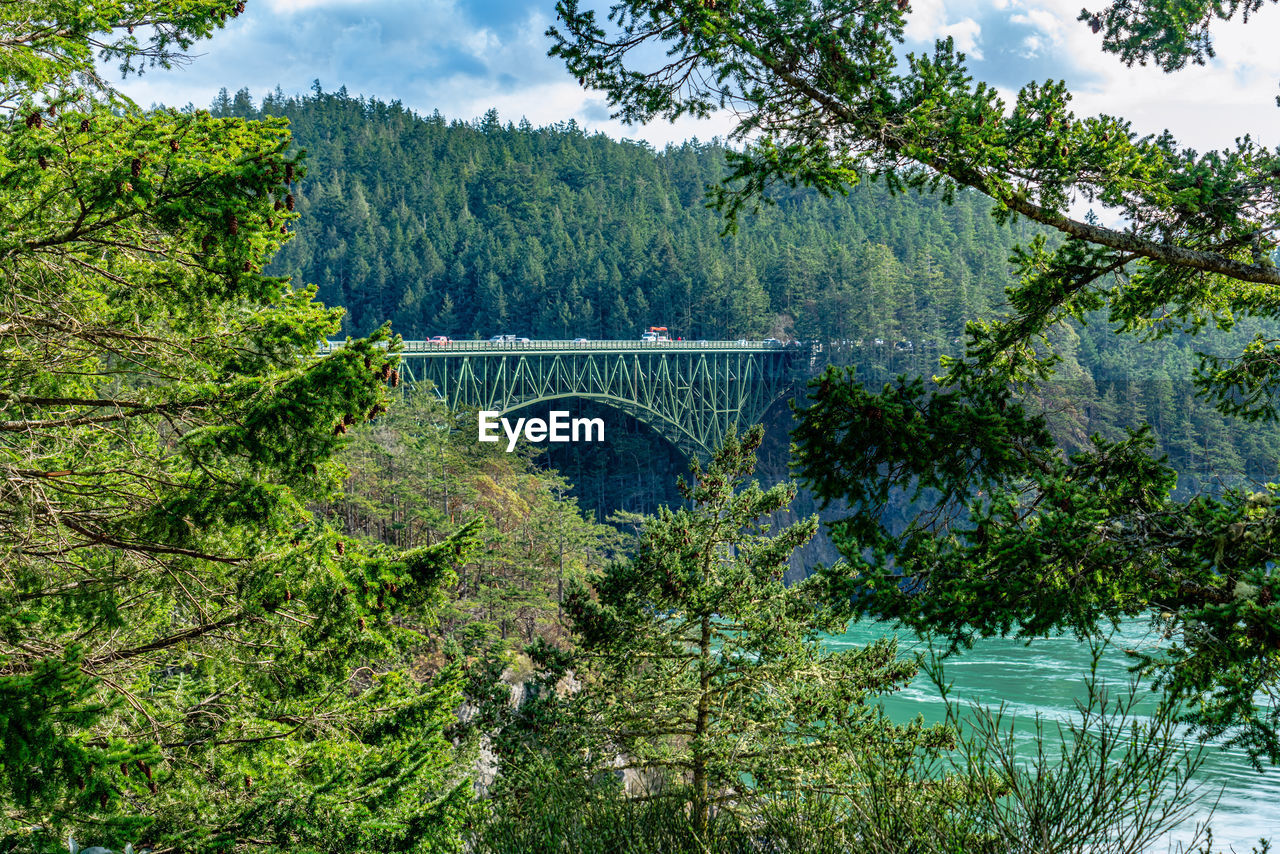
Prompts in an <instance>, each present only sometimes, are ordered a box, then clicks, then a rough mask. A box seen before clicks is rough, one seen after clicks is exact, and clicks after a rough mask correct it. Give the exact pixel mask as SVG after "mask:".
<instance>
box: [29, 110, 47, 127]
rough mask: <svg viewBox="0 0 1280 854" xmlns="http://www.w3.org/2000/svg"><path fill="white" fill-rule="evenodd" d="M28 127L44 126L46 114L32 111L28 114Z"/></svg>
mask: <svg viewBox="0 0 1280 854" xmlns="http://www.w3.org/2000/svg"><path fill="white" fill-rule="evenodd" d="M27 127H29V128H42V127H44V116H42V115H40V114H39V113H32V114H31V115H29V116H27Z"/></svg>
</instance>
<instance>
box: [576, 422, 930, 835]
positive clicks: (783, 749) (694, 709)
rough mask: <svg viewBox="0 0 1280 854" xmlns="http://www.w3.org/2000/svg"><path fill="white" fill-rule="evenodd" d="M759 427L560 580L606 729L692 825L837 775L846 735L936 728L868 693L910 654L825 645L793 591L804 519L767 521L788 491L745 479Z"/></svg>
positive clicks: (818, 788)
mask: <svg viewBox="0 0 1280 854" xmlns="http://www.w3.org/2000/svg"><path fill="white" fill-rule="evenodd" d="M762 435H763V434H762V431H761V430H760V428H754V429H752V430H751V431H749V432H748V433H746V434H745V435H744V436H742V437H741V438H738V437H731V438H730V439H729V440H727V441H726V443H725V444H724V446H723V447H721V448H720V449H719V450H717V451H716V453H715V454H714V455H713V457H712V459H711V461H710V462H709V463H708V464H707V467H706V468H705V469H703V468H701V467H699V466H697V465H696V464H695V467H694V470H693V483H692V484H690V485H688V486H683V485H682V492H683V494H684V496H685V498H686V499H687V500H688V501H689V502H690V506H689V507H688V508H679V509H676V510H670V509H667V508H663V509H661V510H660V511H659V512H658V514H657V515H656V516H654V517H650V518H648V519H646V520H645V522H644V526H643V529H642V530H641V533H640V535H639V542H638V545H637V551H636V556H635V557H634V558H633V559H632V560H631V561H628V562H625V563H616V564H613V565H611V566H610V567H609V568H608V569H606V570H605V571H604V572H602V573H600V574H598V575H597V576H596V577H594V578H592V579H591V588H590V591H589V590H588V589H587V588H585V587H577V588H574V589H573V590H571V592H570V594H569V596H568V599H567V602H566V610H567V612H568V614H569V616H570V619H571V621H572V626H573V628H574V630H575V633H576V635H577V639H578V643H579V645H580V648H581V653H582V660H583V662H584V663H585V664H587V665H588V666H589V667H590V668H591V670H592V671H594V672H596V673H598V674H599V681H598V682H595V683H594V684H591V685H589V687H588V688H587V691H588V692H589V693H590V696H591V697H592V699H593V702H594V704H595V705H594V706H593V707H594V708H596V709H597V710H598V711H597V714H598V716H599V722H600V725H602V726H603V733H604V738H605V739H606V740H607V741H608V742H609V743H610V744H612V745H613V746H614V747H615V748H616V749H618V750H620V751H621V752H622V754H623V755H624V756H626V757H627V758H628V761H629V762H630V763H631V764H632V765H633V766H634V767H637V768H641V769H646V770H649V771H657V772H658V773H660V774H661V775H662V776H663V778H664V779H665V781H666V783H667V786H668V788H667V789H666V792H667V794H674V795H675V796H676V797H677V798H678V799H681V800H683V801H685V802H687V803H688V804H689V806H690V810H691V817H692V822H693V826H694V832H695V834H696V835H699V836H701V835H704V834H705V831H706V828H707V825H708V821H709V820H710V817H711V814H712V812H713V811H715V810H720V811H729V812H739V813H742V814H743V815H747V814H750V813H751V812H752V811H753V810H755V809H758V808H759V807H760V805H761V804H763V803H765V802H766V801H767V799H768V798H770V797H771V796H775V795H777V794H779V793H783V792H792V793H795V792H814V793H819V792H829V791H831V790H832V788H833V787H840V786H843V785H846V784H848V783H849V780H848V779H847V778H846V779H841V777H842V775H844V774H846V773H847V771H848V768H847V766H845V765H844V764H843V763H842V762H841V761H840V759H841V757H842V756H843V755H844V754H845V751H846V750H847V749H848V747H849V742H850V741H851V740H854V741H863V742H868V741H877V740H881V739H883V740H885V741H886V742H887V743H895V744H897V745H898V746H899V748H901V749H904V750H906V751H907V752H910V751H911V750H912V749H914V747H916V746H920V745H923V744H925V743H926V742H928V741H929V739H931V738H932V739H934V740H935V742H936V741H937V740H938V739H940V738H941V734H940V733H937V732H932V733H931V732H929V731H923V732H922V731H920V730H918V729H916V728H910V729H908V728H899V727H896V726H894V725H892V724H890V723H888V721H887V720H885V719H884V718H882V717H881V715H880V712H879V709H878V707H877V706H874V705H871V704H869V703H867V702H866V700H867V699H868V697H870V696H873V695H875V694H878V693H882V692H885V691H889V690H893V689H895V688H896V687H900V686H901V685H903V684H905V683H906V682H907V681H908V680H910V678H911V677H912V675H913V674H914V673H915V664H914V663H913V662H910V661H906V660H902V659H899V658H898V657H897V654H896V648H895V646H894V643H893V642H892V641H887V640H886V641H880V642H877V643H875V644H873V645H871V646H869V647H867V648H865V649H862V650H857V651H842V652H834V651H831V650H829V649H827V648H825V647H824V646H823V644H822V643H821V639H820V638H821V635H822V634H823V633H831V632H839V631H842V630H843V628H844V621H843V617H842V616H841V614H840V613H837V612H835V611H832V610H831V609H829V608H827V607H825V606H824V604H823V600H822V597H820V596H816V595H815V593H816V592H818V591H817V588H816V587H815V583H817V582H818V581H819V579H817V578H815V579H814V582H815V583H810V582H801V583H799V584H794V585H792V586H790V587H788V586H787V585H785V584H784V583H783V580H782V578H783V573H784V571H785V570H786V568H787V565H788V563H787V562H788V558H789V557H790V555H791V553H792V551H794V550H795V549H796V548H798V547H799V546H800V545H802V544H803V543H804V542H805V541H806V540H808V539H809V537H810V536H812V535H813V532H814V530H815V528H816V527H817V522H816V520H815V519H807V520H804V521H802V522H799V523H797V524H795V525H792V526H790V527H787V528H784V529H782V530H780V531H777V532H770V530H769V526H768V524H767V521H766V520H767V519H768V517H769V516H770V514H773V513H776V512H778V511H780V510H782V509H783V508H785V507H787V505H788V504H789V502H790V500H791V498H792V497H793V495H794V492H795V489H794V487H793V486H791V485H788V484H780V485H778V486H775V487H773V488H771V489H769V490H767V491H766V490H761V489H760V488H759V487H758V486H757V485H756V484H754V483H747V478H749V477H750V476H751V474H752V472H753V470H754V468H755V452H756V449H757V448H758V447H759V445H760V441H761V437H762Z"/></svg>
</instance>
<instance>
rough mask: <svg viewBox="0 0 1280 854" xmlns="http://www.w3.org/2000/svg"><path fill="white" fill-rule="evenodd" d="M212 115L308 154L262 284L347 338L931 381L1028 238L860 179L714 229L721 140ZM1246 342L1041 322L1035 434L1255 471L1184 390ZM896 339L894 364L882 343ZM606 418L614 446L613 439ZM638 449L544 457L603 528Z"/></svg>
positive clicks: (320, 105)
mask: <svg viewBox="0 0 1280 854" xmlns="http://www.w3.org/2000/svg"><path fill="white" fill-rule="evenodd" d="M212 112H213V113H214V114H215V115H227V116H241V117H246V118H256V117H261V116H264V115H275V116H284V117H287V118H288V119H289V121H290V125H291V128H292V131H293V135H294V140H295V142H296V144H297V145H298V146H299V147H301V148H304V149H306V150H307V152H308V157H307V162H308V165H309V171H308V174H307V176H306V178H305V180H303V181H301V182H300V183H299V184H298V185H297V187H296V188H295V190H294V193H293V195H294V205H295V207H296V208H297V209H298V210H299V211H301V212H302V213H303V214H304V218H303V220H302V222H303V223H305V225H304V226H303V227H301V228H299V230H298V231H297V234H296V236H295V237H294V239H293V240H291V241H290V242H289V243H287V244H286V245H285V246H284V248H283V249H282V250H281V251H280V252H279V253H278V254H277V256H276V259H275V261H274V262H273V266H272V270H273V271H274V272H278V273H284V274H289V275H292V276H293V277H294V279H295V281H296V282H306V283H314V284H316V285H318V287H319V294H320V297H321V299H323V300H324V301H325V302H326V303H327V304H330V305H342V306H345V307H346V308H347V311H348V314H347V316H346V318H345V320H344V322H343V324H344V325H343V331H344V332H346V333H349V334H363V333H367V332H368V331H370V330H372V329H374V328H376V327H377V326H379V325H380V324H381V323H382V322H383V321H385V320H387V319H390V320H392V321H393V323H394V328H395V330H396V331H397V332H399V333H400V334H402V335H404V336H405V337H407V338H418V337H423V336H430V335H436V334H443V335H449V336H450V337H455V338H470V337H488V336H489V335H491V334H494V333H497V332H511V333H516V334H521V335H528V336H531V337H543V338H573V337H579V336H583V337H588V338H634V337H636V336H638V334H639V332H640V330H641V329H643V328H644V327H646V326H648V325H650V324H661V325H665V326H668V327H670V328H671V329H672V330H673V334H674V335H679V336H682V337H685V338H693V339H697V338H708V339H714V338H739V337H760V336H764V335H767V334H771V335H775V336H778V337H796V338H801V339H805V340H814V339H816V340H819V341H823V342H846V343H845V344H844V345H843V346H839V345H837V346H835V347H832V346H829V345H828V346H826V348H825V350H824V358H827V359H830V360H831V361H833V362H835V363H837V364H852V365H857V366H858V367H859V369H860V371H861V372H862V374H863V376H864V377H865V378H867V379H868V380H869V381H874V382H879V381H882V380H883V379H885V378H887V377H889V376H890V375H893V374H895V373H898V372H907V373H912V372H914V373H923V374H930V373H934V372H936V369H937V358H938V355H939V354H940V353H944V352H948V351H951V352H956V351H958V350H959V345H958V344H957V340H958V338H959V336H961V335H962V334H963V330H964V323H965V322H966V321H967V320H972V319H975V318H978V317H982V316H984V315H990V314H992V313H994V312H997V311H999V310H1000V309H1001V306H1002V305H1003V300H1004V289H1005V288H1006V286H1007V285H1009V284H1010V281H1011V279H1010V266H1009V263H1008V259H1009V256H1010V253H1011V251H1012V249H1013V247H1014V246H1015V245H1017V244H1019V243H1025V242H1026V241H1027V240H1028V239H1029V238H1030V237H1031V236H1032V235H1033V234H1034V233H1035V231H1034V230H1033V228H1032V227H1031V226H1030V225H1027V224H1026V223H1025V222H1024V223H1021V224H1019V223H1014V224H1013V225H1010V226H1001V225H997V224H996V222H995V221H994V220H993V218H992V217H991V216H990V215H989V212H990V206H991V203H990V201H989V200H987V199H986V198H984V197H981V196H978V195H977V194H973V193H968V192H961V193H958V194H957V195H956V198H955V201H954V204H950V205H948V204H946V203H944V202H943V201H942V200H941V199H940V198H936V197H930V196H920V195H917V194H915V193H908V194H906V195H896V196H895V195H891V194H890V193H889V192H888V191H887V190H886V189H885V188H884V186H883V185H880V184H864V185H861V186H859V187H856V188H855V189H854V190H853V191H852V192H851V193H850V194H849V195H848V196H843V197H842V196H836V197H831V198H824V197H823V196H821V195H819V194H818V193H816V192H813V191H808V190H804V189H803V188H801V189H794V190H792V189H786V188H783V189H782V190H781V191H780V192H779V193H778V195H777V196H776V200H777V204H776V205H773V206H766V207H764V208H763V209H762V210H761V211H760V212H759V214H758V215H753V216H746V217H744V218H743V219H742V221H741V224H740V226H741V227H740V228H739V230H738V231H737V232H736V233H734V234H731V235H725V234H723V231H724V220H723V218H722V217H721V216H720V215H719V214H718V213H717V212H715V211H712V210H709V209H707V207H706V206H705V204H704V192H705V188H706V186H707V185H708V184H711V183H714V182H716V181H718V180H719V179H720V178H721V176H722V175H723V171H724V152H725V150H724V147H723V146H722V145H721V144H719V143H718V142H711V143H699V142H689V143H686V144H684V145H681V146H678V147H676V146H673V147H668V148H667V149H665V150H663V151H655V150H654V149H653V148H652V147H650V146H648V145H646V144H643V143H635V142H618V141H615V140H612V139H610V138H608V137H606V136H603V135H599V134H597V135H590V134H587V133H585V132H583V130H582V129H581V128H579V127H577V126H576V125H575V124H573V123H572V122H569V123H565V124H560V125H555V126H551V127H545V128H534V127H532V126H530V125H529V124H528V123H526V122H522V123H520V124H519V125H514V124H511V123H507V124H503V123H501V122H500V121H499V119H498V117H497V115H496V114H495V113H493V112H491V113H490V114H488V115H487V116H485V117H484V118H483V119H482V120H480V121H477V122H471V123H467V122H460V121H452V122H451V121H448V120H446V119H445V118H444V117H442V116H440V115H438V114H436V115H432V116H427V117H423V116H419V115H417V114H415V113H413V112H412V111H410V110H408V109H406V108H405V107H403V106H402V105H401V104H399V103H398V102H392V103H390V104H388V103H383V102H380V101H377V100H368V99H364V98H356V97H351V96H349V95H348V94H347V93H346V92H345V90H339V91H338V92H336V93H327V92H323V91H321V90H320V89H319V88H318V87H317V88H316V89H315V90H314V91H313V92H312V93H311V94H310V95H307V96H304V97H286V96H284V95H283V94H282V93H280V92H276V93H274V94H269V95H267V96H266V97H265V98H264V99H263V100H262V101H261V103H258V104H255V102H254V100H253V98H252V97H251V95H250V93H249V92H247V91H241V92H239V93H237V94H236V95H234V96H231V95H229V94H227V93H225V92H224V93H223V94H222V95H221V96H220V97H219V98H218V100H217V101H215V103H214V104H213V105H212ZM1256 328H1257V323H1256V322H1255V321H1251V320H1249V319H1247V318H1246V319H1243V320H1241V322H1240V323H1239V324H1238V325H1237V326H1236V328H1235V329H1233V330H1230V331H1224V332H1221V333H1218V334H1217V336H1216V338H1214V339H1206V338H1205V337H1200V338H1199V339H1196V340H1195V341H1194V345H1193V342H1192V340H1191V339H1190V338H1189V337H1183V336H1178V335H1174V336H1169V337H1166V338H1162V339H1160V340H1159V341H1156V342H1139V341H1134V340H1133V339H1131V338H1119V337H1117V336H1114V335H1112V334H1111V325H1110V324H1108V323H1107V322H1106V317H1105V316H1097V317H1092V318H1090V323H1089V324H1088V325H1084V324H1079V323H1076V324H1074V325H1073V326H1072V328H1070V329H1061V330H1060V331H1059V333H1058V337H1059V340H1058V342H1057V343H1058V345H1059V350H1060V352H1062V353H1063V354H1064V357H1065V358H1064V362H1063V364H1062V365H1060V370H1059V383H1058V384H1057V386H1056V387H1055V388H1054V391H1055V394H1056V395H1057V399H1055V400H1051V401H1046V403H1047V405H1048V407H1049V408H1050V409H1051V410H1052V412H1053V416H1052V418H1053V424H1054V429H1055V432H1056V433H1058V434H1059V436H1060V438H1061V440H1062V441H1063V442H1064V443H1065V444H1066V446H1067V447H1068V448H1080V447H1083V446H1084V445H1085V444H1087V438H1088V436H1089V435H1090V434H1092V433H1094V432H1099V433H1102V434H1103V435H1108V436H1112V437H1114V436H1117V435H1119V433H1120V431H1121V428H1122V427H1123V426H1125V425H1132V424H1137V423H1140V422H1142V421H1149V422H1150V423H1151V424H1152V426H1153V428H1154V430H1155V433H1156V436H1157V439H1158V440H1159V442H1160V445H1161V447H1162V448H1163V449H1164V450H1165V451H1166V452H1167V453H1169V455H1170V459H1171V461H1172V462H1173V463H1174V465H1175V466H1176V467H1177V468H1178V469H1179V471H1180V472H1181V473H1182V478H1181V481H1180V489H1181V490H1188V489H1191V490H1194V489H1199V488H1200V487H1201V486H1204V485H1209V486H1214V485H1215V484H1216V483H1217V482H1218V481H1226V482H1236V481H1239V480H1240V479H1241V478H1242V477H1243V478H1248V479H1253V480H1258V481H1265V480H1270V479H1273V477H1274V460H1275V459H1276V458H1277V451H1278V450H1280V449H1278V448H1277V443H1276V441H1275V438H1274V436H1273V435H1272V434H1271V432H1270V431H1259V430H1244V429H1241V428H1240V426H1239V425H1238V424H1236V423H1234V422H1232V421H1229V420H1226V419H1224V418H1223V417H1222V416H1221V415H1218V414H1217V413H1215V412H1213V411H1212V409H1211V408H1210V407H1209V406H1207V405H1205V404H1204V403H1203V402H1201V401H1199V400H1198V399H1197V398H1196V397H1195V395H1194V389H1193V388H1192V386H1191V383H1190V376H1191V371H1192V370H1193V368H1194V367H1195V365H1196V363H1197V359H1196V356H1195V351H1196V350H1197V349H1206V348H1209V347H1212V346H1215V345H1221V346H1235V347H1237V348H1238V347H1239V346H1240V345H1241V343H1242V342H1243V341H1244V340H1246V339H1247V337H1249V336H1251V335H1252V333H1253V331H1254V330H1255V329H1256ZM877 338H878V339H881V340H883V341H884V342H885V344H884V345H882V346H880V347H877V346H876V345H875V340H876V339H877ZM859 339H861V340H862V342H863V346H862V347H857V346H855V345H854V342H856V341H858V340H859ZM900 340H910V341H911V342H913V343H912V350H911V351H910V352H904V351H902V350H897V349H895V348H894V346H893V345H894V343H895V342H897V341H900ZM619 418H620V420H619V421H618V422H617V425H618V427H617V429H612V430H611V433H612V434H613V435H621V434H622V432H624V429H625V428H627V426H628V425H626V424H625V423H624V420H621V417H619ZM631 429H634V425H631ZM769 444H770V445H772V446H774V447H777V446H781V447H785V443H784V442H776V441H775V442H772V443H769ZM601 454H604V455H605V456H607V457H608V459H601V458H600V457H601ZM559 456H560V457H564V456H565V455H564V454H561V455H559ZM641 456H643V454H639V455H638V454H636V453H635V449H634V448H627V449H624V451H618V450H617V449H614V448H610V449H607V450H606V449H595V453H594V454H593V455H592V459H591V461H590V464H587V463H586V462H585V461H583V460H576V459H575V460H568V459H560V458H557V460H556V464H557V465H561V466H562V467H563V466H568V468H570V469H575V471H573V472H572V473H571V474H570V476H571V478H572V479H573V480H575V482H576V483H578V484H579V487H580V488H581V494H580V497H581V499H582V500H583V502H584V505H585V506H587V507H590V508H592V509H594V510H596V511H597V512H598V513H599V514H600V515H603V514H604V511H606V510H608V509H611V508H617V507H629V508H631V509H644V507H647V506H648V502H647V501H644V500H641V501H639V502H637V501H636V500H635V496H634V495H633V494H632V492H633V491H634V489H636V488H637V487H636V484H638V483H640V482H641V481H642V480H644V481H646V482H649V483H652V482H654V481H655V478H654V477H653V475H654V474H655V472H652V471H651V472H649V473H648V476H647V477H646V476H645V471H644V468H643V467H641V466H640V463H641V462H642V461H641V460H640V459H639V457H641ZM643 462H644V463H645V465H646V466H650V465H652V461H651V460H645V461H643ZM766 467H768V468H775V469H776V468H780V467H779V466H769V465H768V464H767V463H766ZM664 468H665V466H664ZM591 470H598V471H599V472H602V473H604V472H607V473H608V474H607V475H605V474H601V475H600V477H605V478H607V480H608V481H609V482H610V483H612V486H608V485H606V484H603V483H600V482H597V480H598V479H591V478H592V476H591V474H590V471H591ZM584 478H585V479H587V480H590V483H584V482H583V480H584ZM628 490H631V491H628Z"/></svg>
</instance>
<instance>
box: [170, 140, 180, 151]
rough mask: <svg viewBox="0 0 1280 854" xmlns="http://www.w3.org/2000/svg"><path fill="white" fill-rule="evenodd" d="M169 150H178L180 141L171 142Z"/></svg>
mask: <svg viewBox="0 0 1280 854" xmlns="http://www.w3.org/2000/svg"><path fill="white" fill-rule="evenodd" d="M169 150H170V151H177V150H178V141H177V140H176V139H171V140H169Z"/></svg>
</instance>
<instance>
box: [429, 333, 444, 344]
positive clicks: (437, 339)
mask: <svg viewBox="0 0 1280 854" xmlns="http://www.w3.org/2000/svg"><path fill="white" fill-rule="evenodd" d="M427 343H428V344H448V343H449V338H448V336H446V335H432V336H431V340H430V341H428V342H427Z"/></svg>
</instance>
